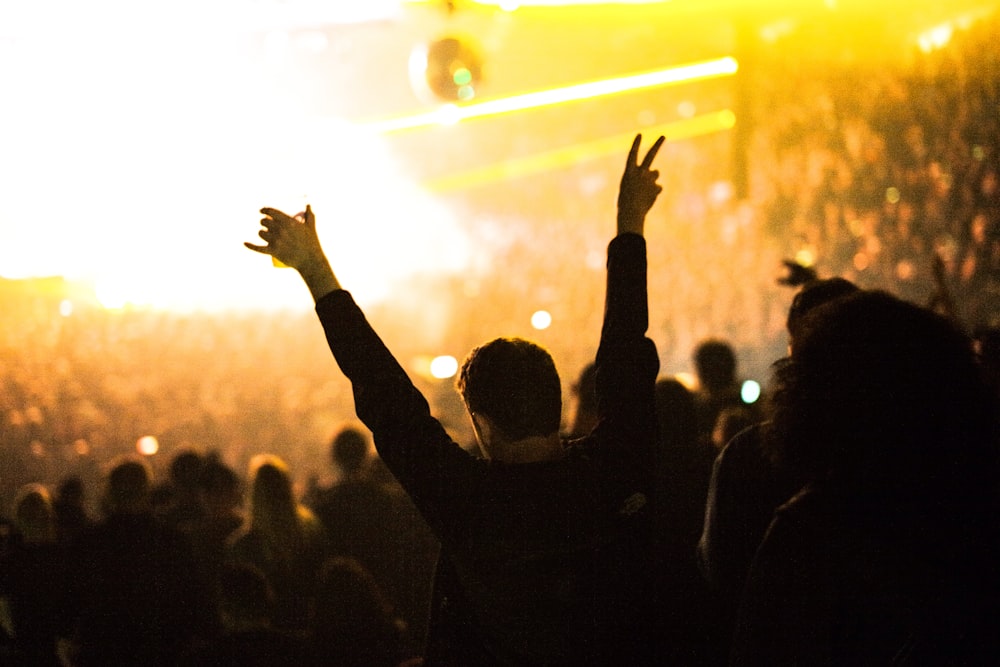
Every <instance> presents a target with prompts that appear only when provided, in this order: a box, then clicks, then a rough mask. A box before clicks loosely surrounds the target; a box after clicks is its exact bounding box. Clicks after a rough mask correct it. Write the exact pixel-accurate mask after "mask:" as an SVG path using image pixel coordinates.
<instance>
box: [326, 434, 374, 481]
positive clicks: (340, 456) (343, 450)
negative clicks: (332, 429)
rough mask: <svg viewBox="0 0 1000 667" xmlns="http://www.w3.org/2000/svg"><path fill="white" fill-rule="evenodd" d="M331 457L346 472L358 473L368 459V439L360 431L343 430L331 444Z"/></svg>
mask: <svg viewBox="0 0 1000 667" xmlns="http://www.w3.org/2000/svg"><path fill="white" fill-rule="evenodd" d="M330 455H331V458H332V459H333V462H334V463H336V464H337V465H338V466H339V467H340V468H341V469H342V470H344V471H345V472H357V471H358V470H360V469H361V467H362V466H363V465H364V462H365V459H367V458H368V438H366V437H365V434H364V433H362V432H361V430H360V429H356V428H353V427H351V426H348V427H345V428H342V429H340V430H339V431H338V432H337V435H335V436H334V437H333V442H332V443H330Z"/></svg>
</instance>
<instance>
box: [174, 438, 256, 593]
mask: <svg viewBox="0 0 1000 667" xmlns="http://www.w3.org/2000/svg"><path fill="white" fill-rule="evenodd" d="M242 487H243V483H242V480H240V478H239V476H238V475H237V474H236V472H235V471H234V470H233V469H232V468H230V467H229V466H228V465H226V464H225V463H223V462H222V461H221V460H220V459H219V457H218V456H214V455H210V456H207V457H206V458H205V460H204V462H203V465H201V470H200V478H199V481H198V489H199V497H200V505H201V507H202V511H201V516H200V518H198V519H197V521H195V522H194V523H192V524H189V525H188V527H187V530H186V535H187V536H188V538H189V539H190V540H191V547H192V549H193V550H194V554H195V558H196V560H197V562H198V567H199V568H200V570H201V572H202V573H203V574H202V576H203V577H204V579H205V581H206V582H208V585H209V586H210V587H211V588H210V590H211V592H212V593H213V594H214V595H215V596H218V595H219V593H220V591H219V584H220V576H221V574H222V572H223V571H224V569H225V566H226V565H227V563H228V561H229V555H230V550H229V545H230V542H231V541H232V540H233V539H235V538H234V536H235V535H236V534H237V532H238V531H239V530H240V528H242V527H243V524H244V521H245V519H244V516H243V511H242V509H243V488H242Z"/></svg>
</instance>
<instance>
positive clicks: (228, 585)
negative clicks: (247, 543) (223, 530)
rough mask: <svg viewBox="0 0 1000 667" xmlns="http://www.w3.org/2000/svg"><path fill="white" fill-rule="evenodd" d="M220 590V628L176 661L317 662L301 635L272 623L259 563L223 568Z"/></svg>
mask: <svg viewBox="0 0 1000 667" xmlns="http://www.w3.org/2000/svg"><path fill="white" fill-rule="evenodd" d="M219 590H220V598H219V615H220V622H221V626H222V632H221V633H220V635H219V636H218V637H214V638H212V639H211V640H209V641H205V642H202V643H200V644H199V645H197V646H195V647H194V648H192V650H191V651H189V652H188V653H187V654H185V655H184V656H183V658H182V659H181V660H180V661H179V662H178V664H180V665H185V666H191V667H224V666H226V665H239V666H240V667H283V666H286V665H287V666H289V667H291V666H293V665H310V664H317V663H313V661H312V654H311V652H310V651H309V649H308V645H307V643H306V639H305V637H304V636H300V635H297V634H293V633H291V632H286V631H283V630H281V629H279V628H276V627H275V626H274V623H273V622H272V620H271V617H272V613H273V611H274V602H275V598H274V591H273V590H272V589H271V586H270V584H268V582H267V577H266V576H265V575H264V573H263V572H261V571H260V570H259V569H258V568H256V567H255V566H253V565H250V564H249V563H237V564H233V565H232V566H230V567H227V568H225V569H224V570H223V571H222V572H221V573H220V576H219ZM329 664H331V665H333V664H335V663H329Z"/></svg>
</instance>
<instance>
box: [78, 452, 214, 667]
mask: <svg viewBox="0 0 1000 667" xmlns="http://www.w3.org/2000/svg"><path fill="white" fill-rule="evenodd" d="M150 482H151V473H150V471H149V468H148V465H147V464H146V463H145V462H142V461H138V460H132V459H129V460H125V461H122V462H120V463H118V464H117V465H115V467H114V468H113V469H112V470H111V472H110V474H109V480H108V493H107V495H106V498H105V507H106V509H107V512H108V514H107V517H106V518H105V519H104V520H103V521H101V522H99V523H98V524H97V525H95V526H94V527H92V528H91V529H90V530H88V531H86V532H85V533H84V534H82V535H81V536H80V537H79V538H78V540H77V541H76V542H75V544H74V545H73V548H72V555H73V559H72V563H73V568H72V576H73V582H72V584H73V585H72V599H73V603H72V608H73V611H74V612H75V622H76V628H75V630H76V632H75V640H76V642H77V644H78V654H77V655H76V656H75V664H78V665H81V666H82V667H86V666H88V665H109V664H117V665H143V666H144V667H148V666H149V665H159V664H171V663H172V661H173V660H174V659H175V658H176V656H177V655H178V653H179V652H180V651H181V650H183V649H184V648H185V647H186V646H187V644H188V642H190V641H192V640H193V639H194V638H196V637H198V636H201V635H203V634H205V633H207V632H209V631H211V630H212V622H211V616H212V609H211V606H210V599H209V597H208V594H207V589H206V587H205V584H204V582H203V581H201V579H200V578H199V576H198V570H197V568H196V567H195V560H194V557H193V554H192V551H191V545H190V543H189V542H188V540H187V539H186V538H185V536H184V535H183V534H182V533H180V532H179V531H177V530H175V529H173V528H171V527H169V526H167V525H165V524H163V523H162V522H160V521H159V520H158V519H157V518H156V517H154V516H153V514H152V511H151V508H150V504H149V494H150V489H151V487H150Z"/></svg>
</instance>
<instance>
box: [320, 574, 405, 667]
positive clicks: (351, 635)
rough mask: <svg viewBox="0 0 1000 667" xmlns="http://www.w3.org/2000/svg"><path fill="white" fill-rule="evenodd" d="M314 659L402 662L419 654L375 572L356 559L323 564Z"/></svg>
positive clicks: (377, 665) (346, 666)
mask: <svg viewBox="0 0 1000 667" xmlns="http://www.w3.org/2000/svg"><path fill="white" fill-rule="evenodd" d="M311 643H312V652H313V656H314V659H315V661H316V664H322V665H337V666H338V667H398V666H399V665H400V664H402V663H404V662H406V661H408V660H411V659H413V658H415V657H417V656H419V655H420V653H419V652H418V651H417V649H416V647H415V646H414V645H413V643H412V642H411V641H410V639H409V637H408V631H407V625H406V622H405V621H404V620H403V619H401V618H399V617H397V616H395V615H394V611H393V605H392V604H391V603H390V602H389V600H388V599H387V598H386V597H385V595H384V593H383V591H382V589H381V588H380V587H379V585H378V582H377V581H376V579H375V577H373V576H372V574H371V573H370V572H368V570H366V569H365V568H364V567H363V566H362V565H361V563H359V562H358V561H356V560H354V559H352V558H343V557H336V558H331V559H329V560H328V561H327V562H326V563H325V564H324V566H323V570H322V573H321V574H320V577H319V588H318V592H317V596H316V617H315V620H314V622H313V627H312V633H311Z"/></svg>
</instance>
